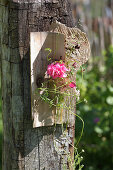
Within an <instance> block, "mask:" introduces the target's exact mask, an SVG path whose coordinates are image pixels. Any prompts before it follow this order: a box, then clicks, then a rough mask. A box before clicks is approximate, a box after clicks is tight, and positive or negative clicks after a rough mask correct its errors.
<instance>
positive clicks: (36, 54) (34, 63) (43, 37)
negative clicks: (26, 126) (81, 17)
mask: <svg viewBox="0 0 113 170" xmlns="http://www.w3.org/2000/svg"><path fill="white" fill-rule="evenodd" d="M46 48H49V49H51V50H52V51H51V53H50V55H49V58H51V60H52V61H56V60H60V59H61V57H62V60H65V40H64V35H63V34H60V33H50V32H31V35H30V50H31V62H30V64H31V65H30V67H31V108H32V118H33V127H34V128H35V127H40V126H51V125H53V124H54V123H55V115H54V114H55V112H54V111H53V110H52V109H51V108H50V107H49V104H47V103H46V102H44V101H42V100H41V99H40V95H39V94H38V93H37V89H38V88H39V87H40V83H41V82H43V81H44V77H45V72H46V71H47V66H48V58H47V56H48V54H49V51H47V50H45V49H46ZM56 123H57V122H56Z"/></svg>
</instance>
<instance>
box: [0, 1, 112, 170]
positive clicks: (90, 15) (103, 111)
mask: <svg viewBox="0 0 113 170" xmlns="http://www.w3.org/2000/svg"><path fill="white" fill-rule="evenodd" d="M71 1H72V2H73V16H74V18H75V22H76V26H77V27H79V28H80V29H81V30H82V31H85V32H86V33H87V35H88V38H89V40H90V44H91V50H92V54H91V58H90V60H89V62H88V63H87V64H86V65H84V66H83V68H82V69H81V70H80V71H79V72H78V74H77V86H78V87H79V88H80V90H81V103H79V104H77V114H79V115H80V116H81V117H82V118H83V120H84V123H85V129H84V135H83V137H82V139H81V141H80V143H79V145H78V149H79V152H80V151H81V150H82V149H84V150H85V152H84V153H82V156H83V162H82V163H83V164H84V168H83V169H85V170H112V169H113V0H71ZM82 75H83V76H82ZM0 87H1V86H0ZM0 94H1V88H0ZM84 100H85V102H84ZM82 101H83V102H82ZM81 128H82V124H81V122H80V120H79V119H77V120H76V134H75V136H76V138H75V139H76V140H77V139H78V138H79V136H80V131H81ZM2 129H3V128H2V111H1V100H0V168H1V162H2V161H1V160H2ZM0 170H1V169H0Z"/></svg>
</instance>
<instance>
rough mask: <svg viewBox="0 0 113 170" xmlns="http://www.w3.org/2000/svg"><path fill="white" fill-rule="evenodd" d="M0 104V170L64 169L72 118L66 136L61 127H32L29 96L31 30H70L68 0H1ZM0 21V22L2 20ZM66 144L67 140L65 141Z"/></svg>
mask: <svg viewBox="0 0 113 170" xmlns="http://www.w3.org/2000/svg"><path fill="white" fill-rule="evenodd" d="M0 13H1V15H2V17H1V18H2V21H1V22H2V25H0V29H1V32H0V38H1V49H0V50H1V56H2V101H3V105H2V106H3V107H2V108H3V109H2V110H3V126H4V127H3V128H4V136H3V167H2V169H3V170H44V169H45V170H62V169H63V167H64V165H65V167H66V169H69V166H68V161H67V156H66V154H65V153H62V154H61V153H60V154H59V153H58V151H57V150H56V149H55V147H54V145H55V144H58V142H57V141H61V143H60V144H59V145H58V146H59V149H60V148H62V147H64V148H65V150H66V151H67V152H68V151H70V152H71V153H72V155H73V149H72V147H71V145H70V144H73V143H74V141H73V136H74V116H73V115H72V116H71V118H72V120H73V121H72V122H73V123H72V125H70V127H69V132H67V137H65V136H63V132H62V126H60V125H59V126H56V127H55V126H51V127H41V128H33V122H32V119H31V95H30V44H29V42H30V32H38V31H48V30H49V26H50V24H51V21H52V20H53V19H57V20H58V21H60V22H62V23H64V24H66V25H67V26H73V25H74V23H73V18H72V11H71V5H70V3H69V0H10V2H9V1H8V0H2V5H1V6H0ZM1 18H0V19H1ZM67 138H68V141H71V142H67V140H66V139H67Z"/></svg>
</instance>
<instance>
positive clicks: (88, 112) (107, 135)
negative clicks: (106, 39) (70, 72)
mask: <svg viewBox="0 0 113 170" xmlns="http://www.w3.org/2000/svg"><path fill="white" fill-rule="evenodd" d="M104 55H105V57H104V62H105V65H104V67H102V68H99V67H98V65H97V64H95V65H94V66H93V68H92V70H90V71H87V72H86V73H85V74H84V79H81V72H79V73H78V74H77V79H79V81H77V82H82V85H80V87H79V88H80V89H81V98H86V100H87V101H88V102H87V103H83V102H82V103H80V104H78V105H77V113H78V115H80V116H81V117H82V118H83V120H84V122H85V129H84V135H83V137H82V140H81V141H80V144H79V148H80V149H81V148H84V150H85V155H84V161H83V164H84V165H85V168H84V169H86V170H100V169H101V170H111V169H113V47H110V48H109V50H108V51H107V52H105V53H104ZM78 86H79V84H78ZM80 127H81V123H80V122H79V120H78V121H76V136H79V133H80V132H79V129H80Z"/></svg>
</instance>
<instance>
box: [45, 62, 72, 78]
mask: <svg viewBox="0 0 113 170" xmlns="http://www.w3.org/2000/svg"><path fill="white" fill-rule="evenodd" d="M66 71H69V70H68V69H67V68H66V67H65V65H64V63H55V64H54V63H52V64H50V65H48V68H47V74H49V75H50V76H51V77H52V78H53V79H56V78H57V77H60V78H64V77H67V74H66Z"/></svg>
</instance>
